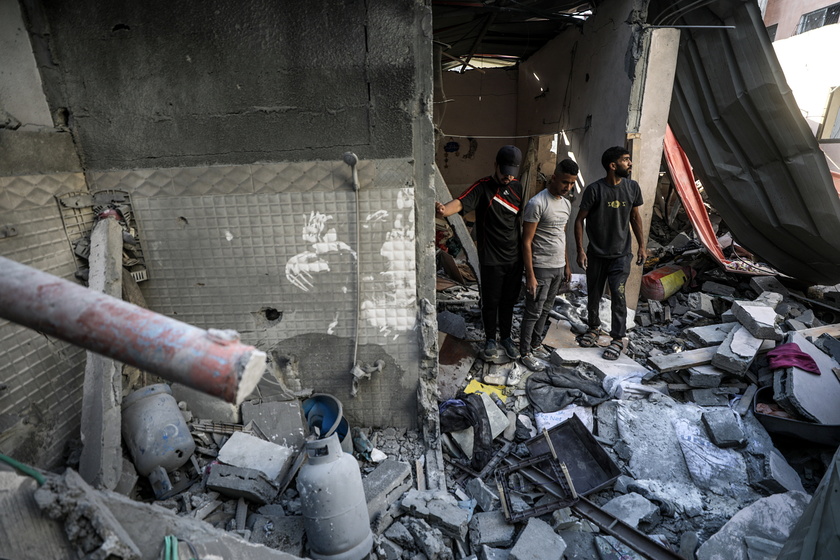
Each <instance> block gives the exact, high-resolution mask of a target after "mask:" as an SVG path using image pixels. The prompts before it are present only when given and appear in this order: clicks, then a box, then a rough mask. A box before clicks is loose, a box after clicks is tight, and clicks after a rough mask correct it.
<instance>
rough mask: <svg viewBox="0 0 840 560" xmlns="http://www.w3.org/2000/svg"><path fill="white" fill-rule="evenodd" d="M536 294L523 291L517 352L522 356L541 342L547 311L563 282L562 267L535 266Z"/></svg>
mask: <svg viewBox="0 0 840 560" xmlns="http://www.w3.org/2000/svg"><path fill="white" fill-rule="evenodd" d="M534 276H536V278H537V295H536V297H531V294H529V293H527V292H526V293H525V311H523V312H522V325H521V327H520V329H519V353H520V354H522V355H523V356H524V355H526V354H528V353H530V352H531V348H534V347H535V346H539V345H540V344H541V343H542V337H543V330H545V323H546V321H547V320H548V312H549V311H551V310H552V309H553V308H554V298H555V297H556V296H557V290H559V289H560V284H561V282H563V269H562V268H535V269H534Z"/></svg>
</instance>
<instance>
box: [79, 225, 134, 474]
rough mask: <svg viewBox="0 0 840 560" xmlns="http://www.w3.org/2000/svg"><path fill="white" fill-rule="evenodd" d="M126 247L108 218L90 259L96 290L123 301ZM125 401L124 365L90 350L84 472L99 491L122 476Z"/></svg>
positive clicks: (96, 228) (84, 407)
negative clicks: (123, 272) (123, 267)
mask: <svg viewBox="0 0 840 560" xmlns="http://www.w3.org/2000/svg"><path fill="white" fill-rule="evenodd" d="M122 247H123V240H122V227H121V226H120V224H119V222H117V220H115V219H111V218H108V219H105V220H102V221H100V222H98V223H97V224H96V225H95V226H94V228H93V233H92V234H91V238H90V257H89V259H88V262H89V264H90V277H89V280H88V286H89V287H90V289H92V290H96V291H98V292H102V293H104V294H106V295H109V296H111V297H115V298H122V270H123V269H122ZM121 403H122V364H121V363H120V362H118V361H116V360H114V359H112V358H108V357H106V356H102V355H101V354H95V353H93V352H90V351H88V352H87V365H86V366H85V381H84V390H83V394H82V427H81V431H82V456H81V461H80V463H79V474H81V475H82V478H84V480H85V482H87V483H88V484H90V485H92V486H96V487H97V488H103V489H107V490H113V489H114V488H116V486H117V483H118V482H119V480H120V475H121V474H122V447H121V438H120V427H121V423H120V413H121V408H120V405H121Z"/></svg>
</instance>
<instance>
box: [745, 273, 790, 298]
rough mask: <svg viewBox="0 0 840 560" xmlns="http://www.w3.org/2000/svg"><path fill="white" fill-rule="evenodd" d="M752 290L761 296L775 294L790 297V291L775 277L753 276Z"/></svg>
mask: <svg viewBox="0 0 840 560" xmlns="http://www.w3.org/2000/svg"><path fill="white" fill-rule="evenodd" d="M750 288H752V289H753V291H754V292H755V293H756V294H759V295H761V294H762V293H763V292H775V293H777V294H781V295H782V296H784V297H788V296H790V292H789V291H788V289H787V288H785V287H784V286H783V285H782V283H781V282H779V280H778V278H776V277H775V276H753V277H752V278H750Z"/></svg>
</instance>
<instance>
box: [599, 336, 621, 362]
mask: <svg viewBox="0 0 840 560" xmlns="http://www.w3.org/2000/svg"><path fill="white" fill-rule="evenodd" d="M622 350H624V343H623V342H622V341H621V340H618V339H615V338H614V339H612V341H610V345H609V346H607V347H606V348H605V349H604V353H603V354H602V357H603V358H604V359H605V360H610V361H612V360H617V359H618V357H619V356H620V355H621V351H622Z"/></svg>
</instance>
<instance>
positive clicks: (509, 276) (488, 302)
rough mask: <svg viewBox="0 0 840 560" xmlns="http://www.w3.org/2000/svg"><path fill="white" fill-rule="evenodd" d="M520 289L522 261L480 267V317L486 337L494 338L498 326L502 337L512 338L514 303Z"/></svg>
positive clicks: (501, 338)
mask: <svg viewBox="0 0 840 560" xmlns="http://www.w3.org/2000/svg"><path fill="white" fill-rule="evenodd" d="M521 288H522V261H519V262H516V263H511V264H502V265H491V266H485V265H482V266H481V319H482V321H483V322H484V336H485V337H486V338H487V340H495V338H496V327H497V326H498V329H499V339H500V340H504V339H506V338H510V330H511V326H512V325H513V306H514V305H516V301H517V300H518V299H519V290H520V289H521Z"/></svg>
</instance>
